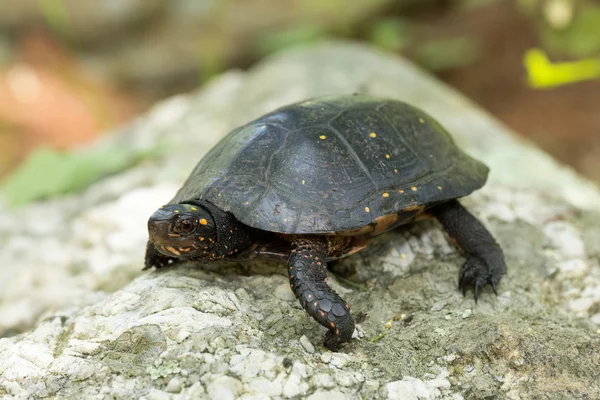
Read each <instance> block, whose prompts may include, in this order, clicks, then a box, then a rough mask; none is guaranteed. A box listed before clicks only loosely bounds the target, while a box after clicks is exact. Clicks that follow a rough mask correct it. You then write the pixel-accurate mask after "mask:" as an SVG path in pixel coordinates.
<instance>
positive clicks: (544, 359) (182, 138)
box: [0, 43, 600, 399]
mask: <svg viewBox="0 0 600 400" xmlns="http://www.w3.org/2000/svg"><path fill="white" fill-rule="evenodd" d="M359 87H361V88H365V89H366V90H367V91H368V92H370V93H372V94H378V95H383V96H391V97H397V98H401V99H404V100H407V101H409V102H411V103H414V104H416V105H418V106H420V107H422V108H424V109H426V110H428V111H429V112H431V113H432V114H434V115H435V116H436V117H438V119H439V120H440V121H441V122H442V123H443V124H444V125H446V126H447V127H448V128H449V129H450V130H451V131H452V132H453V134H454V135H455V137H456V139H457V141H458V142H459V143H460V144H461V146H463V147H464V148H465V149H466V150H467V151H468V152H470V153H471V154H473V155H475V156H477V157H478V158H480V159H482V160H483V161H485V162H486V163H487V164H488V165H490V166H491V168H492V174H491V176H490V182H489V184H488V185H486V186H485V187H484V188H483V189H482V190H480V191H478V192H477V193H475V194H474V195H472V196H470V197H468V198H466V199H465V200H464V204H465V205H466V206H467V207H469V209H471V210H472V211H473V213H474V214H476V215H477V216H478V217H479V218H481V219H482V221H483V222H484V223H485V224H486V225H487V226H488V227H489V229H490V230H491V231H492V232H493V233H494V235H495V236H496V237H497V238H498V241H499V242H500V243H501V245H502V246H503V248H504V249H505V252H506V256H507V262H508V265H509V268H510V270H509V273H508V275H507V276H506V277H505V279H504V280H503V281H502V283H501V285H500V287H499V295H498V297H495V296H493V294H491V293H490V291H489V290H487V291H485V292H484V293H483V294H482V295H481V297H480V301H479V303H478V304H474V302H473V300H472V298H471V297H470V296H468V297H466V298H463V297H462V295H461V294H460V293H458V291H457V289H456V284H457V283H456V279H457V271H458V268H459V267H460V265H461V263H462V262H463V257H462V256H461V255H460V254H459V253H458V252H457V251H456V250H455V249H454V247H453V246H452V245H451V244H450V242H449V240H448V238H447V237H446V236H445V235H444V234H443V232H442V231H441V229H440V227H439V225H438V224H437V223H435V222H434V221H424V222H422V223H419V224H415V225H414V226H411V227H407V229H406V230H403V231H398V232H392V233H389V234H386V235H384V236H383V237H379V238H377V240H375V241H374V243H373V245H372V246H370V247H369V248H368V249H366V250H365V251H363V252H361V253H358V254H357V255H355V256H352V257H349V258H347V259H345V260H344V261H342V262H341V263H340V264H339V265H338V266H337V267H336V268H338V269H339V270H340V271H345V272H344V278H346V279H350V280H352V281H354V282H356V283H357V285H352V286H350V285H348V284H347V283H346V282H347V281H346V280H345V281H341V280H338V279H336V275H335V274H332V275H331V278H330V281H331V283H332V285H333V286H334V287H335V289H336V290H337V291H339V292H340V293H342V295H343V296H344V297H345V298H346V299H347V300H348V301H349V302H350V303H351V304H352V307H353V308H352V310H353V313H354V315H358V314H360V313H363V314H364V318H363V319H362V320H361V322H360V323H358V324H357V331H356V332H355V334H356V336H355V339H354V340H353V341H352V342H351V343H349V344H348V345H346V346H345V347H343V349H342V352H341V353H338V354H332V353H330V352H328V351H327V350H325V349H324V348H323V346H322V344H321V343H322V335H323V333H324V330H323V329H322V328H320V327H318V326H317V324H316V323H314V321H312V320H311V319H310V318H309V317H308V316H307V315H306V314H305V313H304V311H302V310H301V308H300V307H299V305H298V304H297V303H296V302H295V301H289V300H290V299H289V298H287V297H286V296H285V295H283V294H282V292H281V290H279V289H278V288H279V287H280V286H282V285H283V284H284V283H285V281H286V279H287V278H286V276H285V268H283V267H282V266H280V265H274V264H269V263H256V264H252V265H234V264H213V265H207V266H204V267H198V266H193V265H183V266H181V267H178V268H173V269H167V270H164V271H150V272H143V273H142V272H141V271H140V270H141V267H142V261H143V260H142V257H143V252H144V242H145V239H146V232H145V220H146V218H147V216H148V215H149V214H150V213H151V212H152V211H153V210H154V208H156V207H158V206H159V205H161V204H162V203H164V202H166V201H167V200H168V199H169V198H170V196H171V195H172V194H173V193H174V191H175V190H176V189H177V188H178V186H179V184H180V183H181V181H182V180H183V179H184V178H185V176H186V175H187V174H188V173H189V171H190V170H191V168H192V167H193V165H194V164H195V163H196V162H197V160H198V159H199V158H200V157H201V156H202V155H203V154H204V153H205V152H206V151H207V150H208V149H209V148H210V147H211V146H212V145H214V144H215V143H216V142H217V141H218V140H219V138H221V137H222V136H223V135H224V134H226V133H227V132H228V131H229V130H230V129H231V128H233V127H234V126H236V125H237V124H240V123H244V122H245V121H247V120H248V119H250V118H253V117H256V116H258V115H260V114H261V113H263V112H266V111H269V110H271V109H273V108H274V107H277V106H280V105H283V104H285V103H288V102H291V101H295V100H300V99H303V98H306V97H310V96H315V95H320V94H326V93H348V92H353V91H356V90H358V88H359ZM158 140H164V141H166V143H168V145H169V146H170V151H169V152H168V153H167V154H165V155H164V156H162V157H160V158H159V159H156V160H155V161H154V162H146V163H143V164H140V165H138V166H136V167H134V168H132V169H131V170H128V171H126V172H124V173H122V174H119V175H115V176H112V177H110V178H107V179H104V180H102V181H100V182H97V183H96V184H94V185H93V186H91V187H90V188H89V189H88V190H86V191H85V192H83V193H81V194H77V195H71V196H68V197H63V198H57V199H53V200H49V201H45V202H40V203H36V204H32V205H30V206H27V207H24V208H22V209H19V210H9V209H7V208H6V207H4V206H0V241H1V243H2V246H3V247H2V256H3V257H2V268H0V332H2V336H3V338H2V339H0V396H2V397H3V398H29V397H37V398H43V397H59V398H111V397H114V398H147V399H151V398H156V399H158V398H160V399H162V398H172V399H186V398H219V399H223V398H237V397H239V398H242V399H267V398H293V397H298V398H300V397H302V398H304V397H309V396H312V397H310V398H316V399H318V398H324V397H325V396H327V397H328V398H338V397H339V398H342V397H344V398H351V399H353V398H390V399H394V398H411V397H410V396H412V398H415V399H429V398H431V399H438V398H441V399H478V398H486V397H488V398H492V397H494V398H500V399H517V398H523V399H527V398H549V399H554V398H556V399H558V398H598V397H599V396H600V385H599V383H598V382H600V325H599V324H600V318H599V317H598V315H599V314H600V313H599V310H600V266H599V260H600V192H599V190H598V188H597V187H595V186H594V185H593V184H591V183H590V182H588V181H586V180H584V179H582V178H580V177H579V176H577V175H576V174H575V173H573V172H572V171H571V170H570V169H568V168H566V167H564V166H561V165H558V164H557V163H556V162H554V161H553V160H552V159H551V158H550V157H548V156H546V155H545V154H543V153H542V152H540V151H539V150H536V149H534V148H532V147H531V146H529V145H528V144H527V143H525V142H523V141H522V140H518V139H516V138H515V137H514V136H513V135H511V134H510V132H507V131H506V129H505V128H504V127H502V126H501V125H499V124H498V123H496V122H495V121H494V120H492V119H490V117H488V116H486V115H485V114H483V113H482V112H481V111H479V110H478V109H477V108H476V107H475V106H474V105H473V104H471V103H470V102H469V101H467V100H465V99H464V98H462V97H460V96H459V95H457V94H456V93H454V92H453V91H451V90H450V89H448V88H446V87H444V86H442V85H441V84H439V83H438V82H436V81H435V80H434V79H432V78H430V77H428V76H425V75H423V74H422V73H421V72H420V71H418V70H417V69H415V68H414V67H412V66H411V65H410V64H408V63H406V62H405V61H403V60H402V59H399V58H397V57H395V56H390V55H386V54H382V53H379V52H377V51H374V50H371V49H369V48H366V47H362V46H360V45H354V44H345V43H326V44H321V45H318V46H315V47H310V48H298V49H295V50H291V51H288V52H285V53H282V54H280V55H277V56H275V57H272V58H270V59H268V60H266V61H264V62H263V63H261V64H259V65H258V66H256V67H255V68H253V69H252V70H250V71H249V72H247V73H242V72H230V73H227V74H224V75H222V76H220V77H219V78H217V79H215V80H213V81H212V82H211V83H210V84H209V85H207V86H206V87H205V88H203V89H202V90H201V91H200V92H198V93H193V94H189V95H186V96H180V97H177V98H174V99H171V100H169V101H167V102H165V103H162V104H160V105H158V106H157V107H156V108H155V109H154V110H152V112H150V113H149V114H148V115H146V116H144V117H142V118H140V119H139V120H137V121H134V122H133V123H132V124H131V125H130V126H127V127H125V128H123V130H122V131H120V132H116V133H115V134H114V135H112V136H110V137H108V138H107V139H105V140H104V142H103V143H102V144H101V145H105V146H119V147H121V148H130V149H138V150H139V149H145V148H150V147H151V146H152V144H153V143H155V142H156V141H158ZM249 272H252V273H249ZM303 335H304V336H305V338H302V337H303ZM301 338H302V339H301ZM375 339H376V340H375ZM307 344H312V347H313V348H314V350H313V349H311V350H313V351H312V352H311V351H307V350H309V349H310V346H308V349H307Z"/></svg>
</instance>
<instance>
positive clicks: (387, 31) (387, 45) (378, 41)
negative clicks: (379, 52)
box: [370, 18, 408, 51]
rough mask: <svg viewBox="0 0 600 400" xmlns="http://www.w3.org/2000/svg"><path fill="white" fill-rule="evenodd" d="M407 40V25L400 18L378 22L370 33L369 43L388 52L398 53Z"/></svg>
mask: <svg viewBox="0 0 600 400" xmlns="http://www.w3.org/2000/svg"><path fill="white" fill-rule="evenodd" d="M407 40H408V23H407V22H406V21H405V20H403V19H400V18H391V19H384V20H381V21H378V22H377V23H376V24H375V26H374V27H373V30H372V31H371V35H370V41H371V42H372V43H373V44H375V45H376V46H378V47H381V48H383V49H385V50H390V51H400V50H402V48H403V47H404V46H405V44H406V42H407Z"/></svg>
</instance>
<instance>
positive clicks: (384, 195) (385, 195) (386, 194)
mask: <svg viewBox="0 0 600 400" xmlns="http://www.w3.org/2000/svg"><path fill="white" fill-rule="evenodd" d="M382 196H383V197H390V194H389V193H387V192H386V193H384V194H382Z"/></svg>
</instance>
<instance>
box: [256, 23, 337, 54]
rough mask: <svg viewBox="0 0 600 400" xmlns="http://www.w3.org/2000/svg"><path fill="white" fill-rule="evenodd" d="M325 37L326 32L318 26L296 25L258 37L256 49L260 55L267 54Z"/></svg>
mask: <svg viewBox="0 0 600 400" xmlns="http://www.w3.org/2000/svg"><path fill="white" fill-rule="evenodd" d="M327 36H328V35H327V31H326V30H325V29H324V28H322V27H320V26H318V25H297V26H292V27H288V28H285V29H282V30H278V31H274V32H269V33H266V34H264V35H262V36H260V37H259V38H258V40H257V42H256V47H257V49H258V51H260V52H261V53H263V54H268V53H272V52H275V51H279V50H281V49H285V48H288V47H292V46H296V45H301V44H306V43H311V42H315V41H318V40H320V39H325V38H326V37H327Z"/></svg>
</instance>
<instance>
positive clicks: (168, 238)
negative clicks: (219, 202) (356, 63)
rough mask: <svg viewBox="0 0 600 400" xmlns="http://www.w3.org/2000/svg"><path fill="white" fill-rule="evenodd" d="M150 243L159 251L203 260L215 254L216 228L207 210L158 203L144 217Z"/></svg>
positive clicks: (188, 205) (197, 207) (167, 254)
mask: <svg viewBox="0 0 600 400" xmlns="http://www.w3.org/2000/svg"><path fill="white" fill-rule="evenodd" d="M148 233H149V235H150V242H152V244H154V247H156V249H157V250H158V251H159V252H161V253H162V254H164V255H166V256H169V257H175V258H192V259H194V261H203V260H211V259H217V258H222V257H221V256H220V254H217V255H215V253H216V251H215V247H216V246H215V242H216V240H217V239H216V235H217V230H216V227H215V221H214V219H213V216H212V215H211V213H210V212H209V211H208V210H207V209H205V208H204V207H201V206H198V205H192V204H170V205H166V206H162V207H161V208H159V209H158V210H156V212H155V213H154V214H152V216H151V217H150V219H149V220H148Z"/></svg>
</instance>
